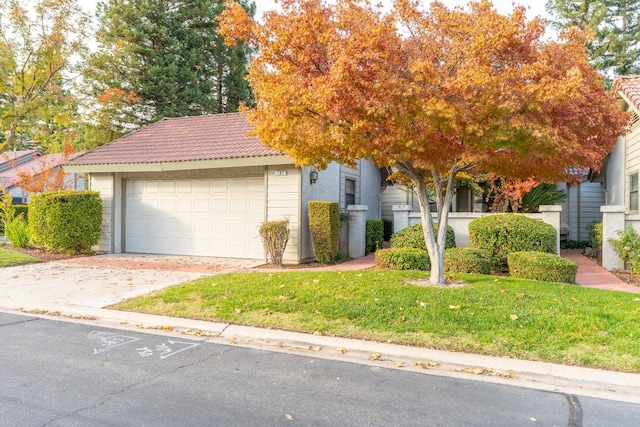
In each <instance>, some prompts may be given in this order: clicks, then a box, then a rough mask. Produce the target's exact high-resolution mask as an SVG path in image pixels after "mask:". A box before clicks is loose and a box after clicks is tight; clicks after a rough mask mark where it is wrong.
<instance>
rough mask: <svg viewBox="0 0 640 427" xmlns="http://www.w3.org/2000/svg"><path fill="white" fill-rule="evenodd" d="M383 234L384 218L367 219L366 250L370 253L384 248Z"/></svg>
mask: <svg viewBox="0 0 640 427" xmlns="http://www.w3.org/2000/svg"><path fill="white" fill-rule="evenodd" d="M383 236H384V224H383V222H382V220H377V219H368V220H367V221H366V232H365V241H366V246H365V252H366V253H367V254H368V253H371V252H375V251H377V250H378V249H382V242H383Z"/></svg>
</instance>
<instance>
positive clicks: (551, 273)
mask: <svg viewBox="0 0 640 427" xmlns="http://www.w3.org/2000/svg"><path fill="white" fill-rule="evenodd" d="M507 259H508V262H509V275H510V276H511V277H517V278H520V279H532V280H541V281H543V282H562V283H575V282H576V275H577V274H578V264H576V263H575V262H573V261H571V260H570V259H566V258H562V257H560V256H558V255H555V254H550V253H547V252H534V251H526V252H511V253H510V254H509V255H508V256H507Z"/></svg>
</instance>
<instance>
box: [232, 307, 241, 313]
mask: <svg viewBox="0 0 640 427" xmlns="http://www.w3.org/2000/svg"><path fill="white" fill-rule="evenodd" d="M233 311H235V313H236V314H240V313H242V310H240V309H239V308H236V309H235V310H233Z"/></svg>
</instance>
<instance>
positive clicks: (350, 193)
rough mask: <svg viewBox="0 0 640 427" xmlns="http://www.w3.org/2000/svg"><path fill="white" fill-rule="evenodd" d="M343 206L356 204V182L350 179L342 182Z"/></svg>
mask: <svg viewBox="0 0 640 427" xmlns="http://www.w3.org/2000/svg"><path fill="white" fill-rule="evenodd" d="M344 204H345V206H349V205H355V204H356V182H355V181H354V180H352V179H347V180H346V181H345V182H344Z"/></svg>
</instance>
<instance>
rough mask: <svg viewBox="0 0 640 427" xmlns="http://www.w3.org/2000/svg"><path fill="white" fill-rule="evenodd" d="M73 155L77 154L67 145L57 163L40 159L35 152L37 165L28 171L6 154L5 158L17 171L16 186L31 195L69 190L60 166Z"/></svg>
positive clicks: (43, 157) (45, 158) (43, 158)
mask: <svg viewBox="0 0 640 427" xmlns="http://www.w3.org/2000/svg"><path fill="white" fill-rule="evenodd" d="M73 154H75V150H74V149H73V147H72V146H71V145H70V144H66V145H65V146H64V147H63V151H62V156H61V157H59V158H58V161H57V162H55V161H52V160H51V159H48V158H47V157H45V156H42V157H39V156H38V154H37V153H36V152H34V154H33V157H34V159H35V160H36V165H34V166H33V167H31V168H28V169H24V168H20V166H19V165H17V164H16V163H15V162H14V161H13V160H11V159H10V158H9V157H8V156H7V155H6V154H3V156H4V158H5V159H6V160H7V161H8V162H9V163H10V164H11V167H12V168H13V169H14V170H15V171H16V181H15V182H14V185H15V186H16V187H19V188H21V189H22V190H24V192H25V193H26V194H29V193H42V192H45V191H58V190H64V189H66V188H68V183H67V182H66V179H65V178H66V174H65V172H64V170H63V169H62V167H60V166H59V164H60V163H62V162H64V161H65V160H69V159H70V158H71V157H72V156H73Z"/></svg>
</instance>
